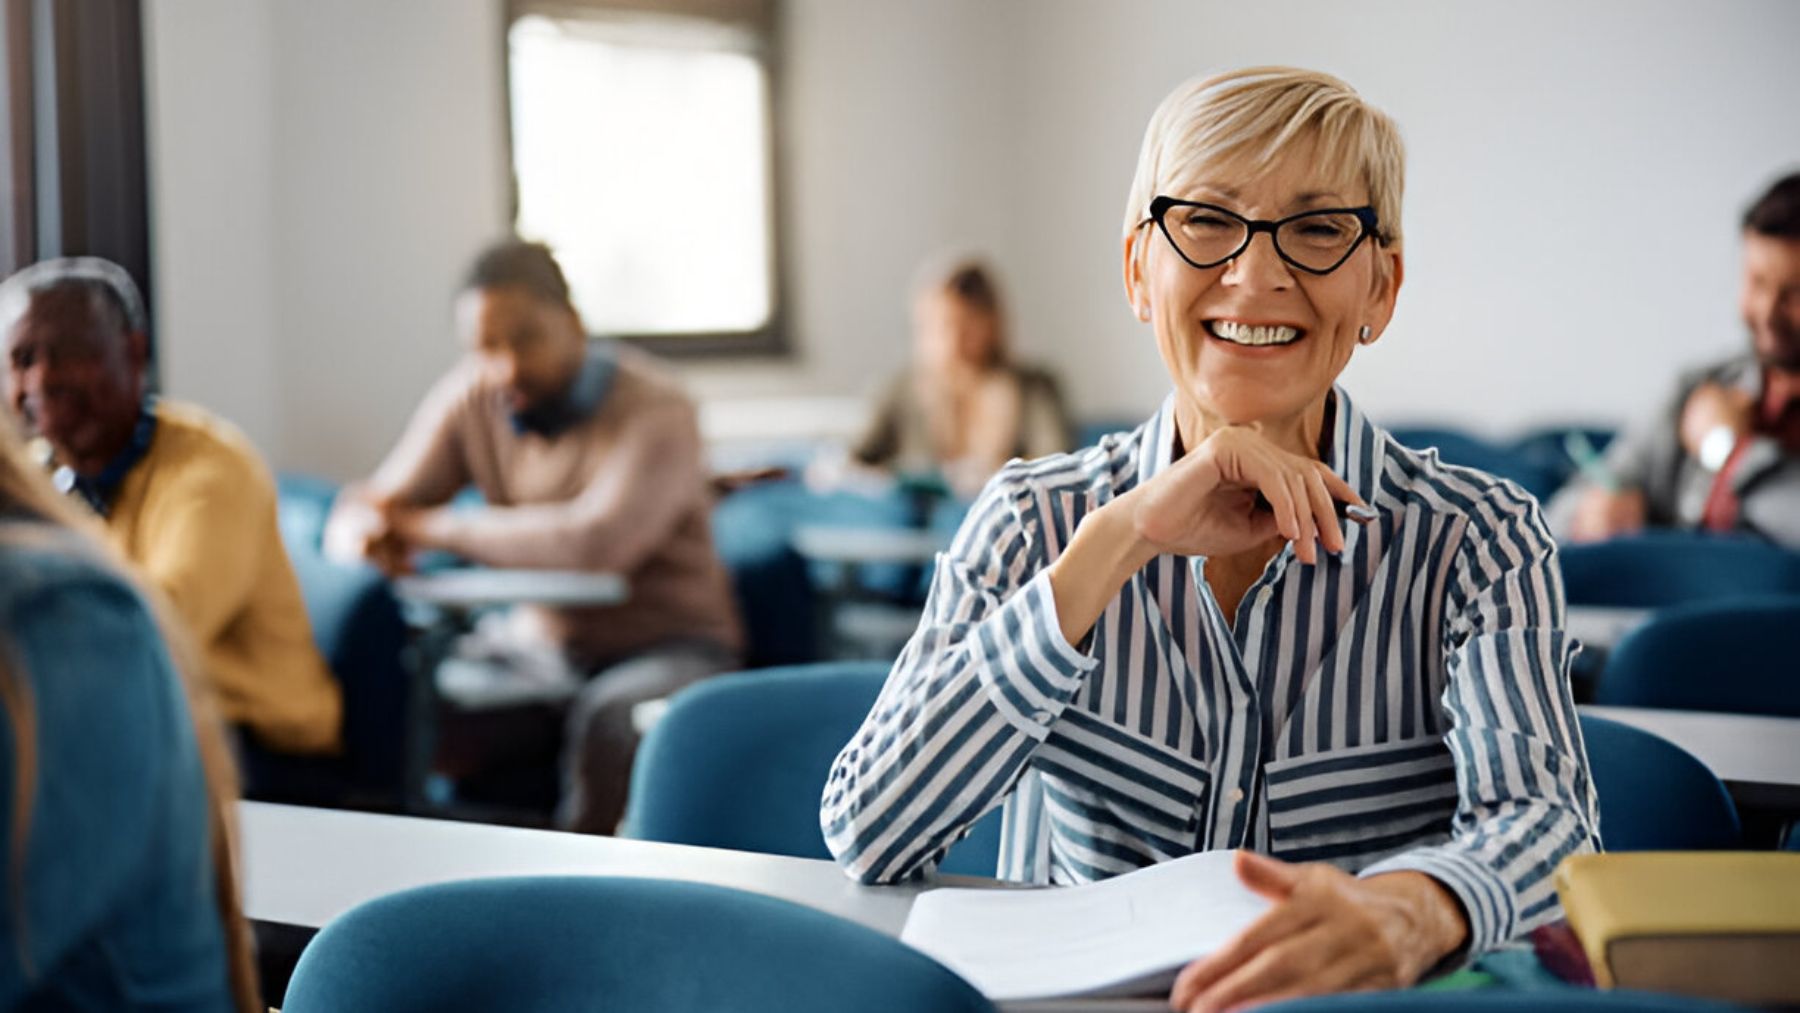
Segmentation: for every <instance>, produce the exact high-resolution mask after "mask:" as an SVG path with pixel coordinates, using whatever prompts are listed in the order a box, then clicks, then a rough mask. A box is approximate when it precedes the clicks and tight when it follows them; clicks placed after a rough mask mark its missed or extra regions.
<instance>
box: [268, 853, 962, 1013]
mask: <svg viewBox="0 0 1800 1013" xmlns="http://www.w3.org/2000/svg"><path fill="white" fill-rule="evenodd" d="M993 1008H994V1007H993V1005H992V1004H991V1003H990V1002H988V1000H986V999H985V998H983V997H982V996H981V995H980V993H978V992H976V991H975V990H974V988H973V987H971V986H970V985H968V984H967V983H966V982H964V981H963V980H962V979H961V978H958V977H957V976H956V975H954V974H952V973H951V972H950V971H948V970H946V969H945V968H944V967H942V966H940V965H939V964H937V963H934V962H933V961H932V960H931V959H929V958H928V957H926V956H924V955H923V954H921V953H918V952H917V951H915V950H913V949H911V948H910V947H908V946H906V945H904V944H902V943H901V942H899V941H898V940H896V939H893V938H892V937H889V936H886V935H883V934H881V933H880V932H877V931H875V930H874V929H870V928H867V927H865V926H862V925H858V924H856V923H854V922H849V921H845V920H843V919H841V918H835V917H833V916H831V915H828V914H825V913H823V912H820V911H815V910H812V909H810V908H805V907H801V906H799V905H796V904H791V903H788V902H787V901H781V900H776V899H774V898H772V897H764V896H760V895H757V894H752V893H744V892H742V891H738V890H728V889H725V888H724V887H718V886H709V885H704V884H699V883H678V882H670V881H666V880H654V879H615V878H607V877H598V876H594V877H583V876H568V877H542V878H513V879H485V880H472V881H466V882H459V883H443V884H438V885H435V886H426V887H419V888H416V889H412V890H406V891H403V892H401V893H396V894H391V895H389V896H386V897H381V898H378V899H376V900H373V901H370V902H368V903H366V904H363V905H360V906H358V907H356V908H354V909H352V910H351V911H349V912H346V913H345V914H343V915H342V916H340V917H338V918H337V919H334V920H333V921H332V922H331V924H329V925H327V926H325V928H324V929H323V930H321V931H320V932H319V934H318V936H317V937H315V938H314V939H313V941H312V943H311V945H309V946H308V947H307V948H306V951H305V952H304V953H303V954H301V956H300V962H299V964H298V966H296V967H295V969H294V976H293V978H292V980H291V981H290V983H289V985H288V990H287V997H286V999H285V1001H284V1002H283V1003H282V1009H283V1011H284V1013H414V1011H416V1013H440V1011H443V1010H506V1011H508V1013H552V1011H554V1013H565V1011H630V1013H635V1011H639V1010H660V1011H667V1013H703V1011H704V1013H712V1011H715V1010H737V1011H742V1013H775V1011H780V1013H828V1011H829V1013H838V1011H842V1010H856V1011H858V1013H915V1011H918V1010H932V1011H942V1013H991V1011H992V1010H993Z"/></svg>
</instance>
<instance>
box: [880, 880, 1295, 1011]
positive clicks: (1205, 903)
mask: <svg viewBox="0 0 1800 1013" xmlns="http://www.w3.org/2000/svg"><path fill="white" fill-rule="evenodd" d="M1232 854H1233V853H1232V852H1230V851H1205V852H1201V853H1199V854H1195V855H1189V856H1187V857H1185V858H1178V859H1175V860H1173V861H1169V862H1162V863H1160V864H1157V865H1153V866H1150V867H1148V868H1145V869H1139V870H1138V871H1136V872H1132V873H1128V874H1126V875H1123V876H1116V877H1114V878H1112V879H1107V880H1101V881H1099V882H1096V883H1086V884H1083V885H1080V886H1065V887H1049V888H1044V889H1030V890H969V889H954V888H944V889H938V890H931V891H927V892H926V893H924V894H921V895H920V897H919V898H918V900H916V901H915V902H914V903H913V907H912V913H911V915H910V916H909V917H908V918H907V920H906V927H905V929H904V930H903V931H902V932H901V934H900V938H901V940H902V941H903V942H906V943H907V944H909V945H911V946H913V947H914V948H915V949H918V950H921V951H923V952H924V953H926V954H927V955H929V956H931V957H932V958H933V959H935V960H937V961H938V962H939V963H941V964H943V965H944V966H946V967H948V968H950V969H951V970H953V971H955V972H956V973H957V974H959V975H961V976H962V977H963V978H964V979H965V980H967V981H968V982H969V983H970V984H972V985H974V986H975V987H976V988H977V989H978V990H980V991H981V992H982V993H983V994H984V995H986V996H987V997H988V998H990V999H993V1000H995V1001H997V1002H1010V1001H1023V1000H1031V999H1055V998H1073V997H1115V996H1138V995H1161V994H1166V993H1167V992H1168V990H1169V987H1170V985H1172V984H1173V983H1174V981H1175V975H1176V973H1177V972H1179V971H1180V970H1181V968H1182V967H1184V966H1185V965H1186V964H1187V963H1188V962H1189V961H1191V960H1194V959H1197V958H1199V957H1203V956H1205V955H1206V954H1208V953H1211V952H1212V951H1214V950H1215V949H1218V948H1219V947H1220V946H1222V945H1224V944H1225V943H1226V942H1227V941H1229V940H1230V939H1231V938H1232V937H1233V936H1235V935H1237V934H1238V933H1239V932H1241V931H1243V930H1244V929H1245V928H1246V927H1248V926H1249V925H1250V923H1251V922H1253V921H1255V920H1256V919H1257V917H1258V916H1260V915H1261V914H1262V913H1263V912H1264V911H1266V910H1267V909H1268V906H1269V905H1268V902H1267V901H1265V900H1263V899H1262V898H1260V897H1258V896H1256V895H1255V894H1253V893H1251V892H1250V891H1249V890H1248V889H1246V888H1245V887H1244V886H1243V884H1241V883H1240V882H1239V881H1238V878H1237V874H1236V873H1235V872H1233V871H1232Z"/></svg>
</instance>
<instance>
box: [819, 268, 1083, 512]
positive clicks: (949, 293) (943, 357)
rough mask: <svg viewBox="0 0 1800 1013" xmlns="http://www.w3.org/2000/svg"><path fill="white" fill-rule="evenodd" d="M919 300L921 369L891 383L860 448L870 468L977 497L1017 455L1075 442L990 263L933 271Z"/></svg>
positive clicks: (856, 450) (857, 454) (1051, 381)
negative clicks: (1011, 329) (1009, 315)
mask: <svg viewBox="0 0 1800 1013" xmlns="http://www.w3.org/2000/svg"><path fill="white" fill-rule="evenodd" d="M921 278H922V281H921V282H920V284H918V285H917V286H916V293H915V295H914V297H913V305H912V319H913V358H912V363H911V365H909V366H908V367H907V369H906V370H905V371H903V372H902V373H901V374H900V375H899V376H897V377H895V378H894V380H893V381H892V382H891V383H889V384H888V387H887V389H886V390H885V391H884V392H883V394H882V396H881V400H880V403H879V404H878V406H877V408H876V411H875V415H874V417H873V418H872V419H871V420H870V421H869V424H868V427H867V428H866V429H865V430H864V431H863V433H862V434H861V435H860V436H859V437H858V438H857V440H856V442H855V444H854V445H853V446H852V447H851V450H850V457H851V459H852V460H853V461H855V462H856V463H857V464H859V465H862V466H864V467H868V468H881V469H887V470H891V471H894V472H897V473H900V474H902V475H909V476H912V477H914V478H919V477H925V476H935V477H936V478H938V479H941V480H942V481H943V483H944V484H945V485H946V486H947V487H948V488H949V489H950V491H951V492H952V493H954V494H956V495H957V496H960V497H963V498H970V497H973V496H974V495H975V494H976V493H978V492H980V491H981V487H982V486H983V485H984V484H986V483H987V480H988V479H989V478H992V477H993V475H994V473H995V472H997V471H999V470H1000V467H1001V465H1003V464H1005V463H1006V462H1007V461H1009V460H1011V459H1012V458H1015V457H1024V458H1034V457H1043V456H1045V455H1047V454H1057V453H1061V452H1063V451H1065V450H1068V449H1069V448H1070V447H1071V446H1072V445H1073V443H1072V436H1071V432H1072V430H1071V428H1070V425H1069V419H1068V415H1067V413H1066V411H1065V410H1064V407H1063V399H1062V393H1061V390H1060V388H1059V387H1058V385H1057V383H1056V379H1055V377H1053V376H1052V375H1051V374H1050V373H1048V372H1046V371H1044V370H1042V369H1039V368H1036V367H1032V366H1027V365H1023V364H1021V363H1019V362H1017V361H1016V360H1015V359H1014V358H1013V356H1012V354H1011V351H1010V348H1009V342H1008V337H1009V335H1008V334H1007V328H1006V313H1005V308H1004V306H1003V304H1002V303H1001V300H1000V285H999V283H998V282H997V281H996V280H995V279H994V272H993V271H992V269H990V268H989V267H988V266H987V265H986V264H983V263H982V262H981V261H979V260H974V259H967V258H964V259H957V260H952V261H947V262H942V263H932V264H928V265H927V266H926V268H925V269H924V270H923V272H922V273H921Z"/></svg>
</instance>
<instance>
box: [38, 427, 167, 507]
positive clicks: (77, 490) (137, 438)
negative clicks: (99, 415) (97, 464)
mask: <svg viewBox="0 0 1800 1013" xmlns="http://www.w3.org/2000/svg"><path fill="white" fill-rule="evenodd" d="M155 439H156V399H155V398H154V397H146V398H145V399H144V403H143V404H142V405H141V406H139V408H138V419H137V424H136V425H135V426H133V427H132V429H131V439H130V440H129V441H128V442H127V443H126V444H125V448H124V449H123V450H120V451H119V453H118V456H116V457H114V458H113V459H112V460H110V461H108V462H107V463H106V466H105V467H103V468H101V469H100V470H99V471H97V472H94V473H93V474H90V475H84V474H82V473H81V472H78V471H76V470H75V469H74V468H72V467H70V466H69V465H66V464H61V465H57V466H56V467H55V468H54V470H52V471H51V472H50V480H51V481H52V482H54V483H55V484H56V488H57V490H58V491H60V492H62V493H63V494H64V495H76V496H80V497H81V498H82V499H83V500H84V501H86V503H87V505H88V506H90V507H92V508H93V509H94V512H95V513H97V514H99V515H100V516H102V517H105V516H106V515H107V514H108V513H109V512H110V511H111V510H112V505H113V500H114V499H116V498H117V497H118V495H119V486H121V485H123V484H125V476H126V475H129V474H130V473H131V469H133V468H135V467H137V466H138V462H140V461H142V460H143V459H144V455H145V454H148V453H149V452H150V444H151V442H152V441H154V440H155Z"/></svg>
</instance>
